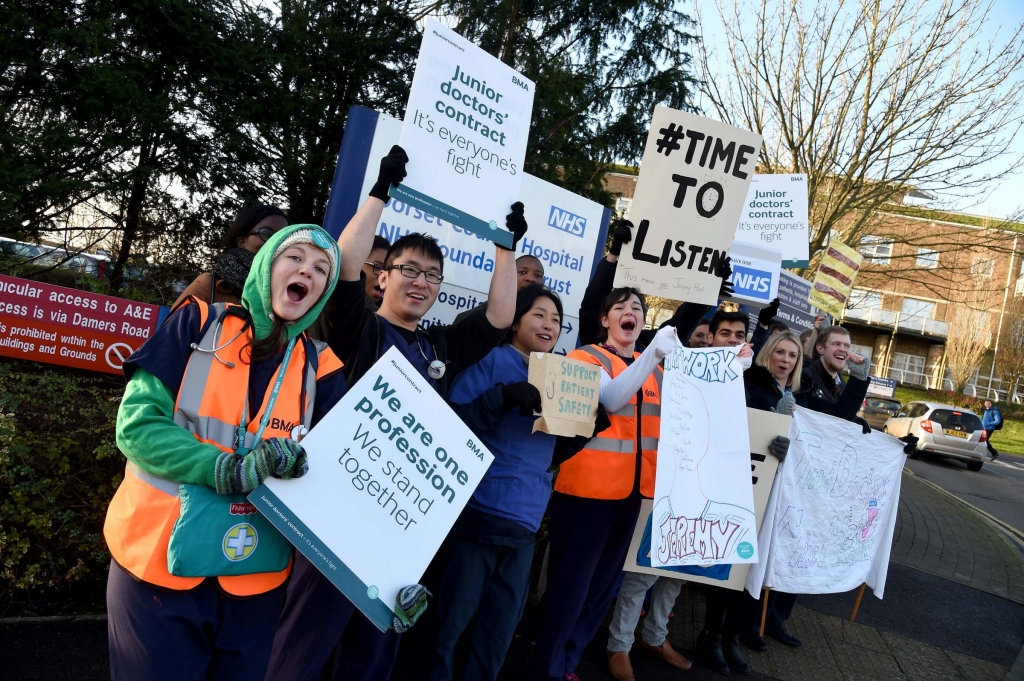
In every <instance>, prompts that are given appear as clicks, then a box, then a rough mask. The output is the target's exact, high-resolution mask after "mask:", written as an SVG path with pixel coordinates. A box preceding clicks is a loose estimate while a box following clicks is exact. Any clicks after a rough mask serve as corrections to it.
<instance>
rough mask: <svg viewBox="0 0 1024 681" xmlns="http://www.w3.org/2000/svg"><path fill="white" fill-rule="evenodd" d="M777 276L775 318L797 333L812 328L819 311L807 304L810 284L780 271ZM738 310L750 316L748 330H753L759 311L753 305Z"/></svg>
mask: <svg viewBox="0 0 1024 681" xmlns="http://www.w3.org/2000/svg"><path fill="white" fill-rule="evenodd" d="M779 275H780V276H779V291H778V298H779V312H778V314H777V315H776V316H777V317H781V318H782V319H784V320H785V321H786V326H788V327H789V328H790V329H791V330H792V331H796V332H797V333H800V332H801V331H804V330H806V329H810V328H812V327H813V326H814V318H815V317H817V316H818V314H819V311H818V308H816V307H814V306H812V305H811V304H810V303H809V302H807V298H808V296H810V295H811V282H809V281H807V280H806V279H804V278H803V277H798V276H796V275H795V274H793V273H792V272H787V271H786V270H780V271H779ZM740 309H742V310H743V311H744V312H746V313H747V314H748V315H750V324H751V326H750V328H752V329H753V328H754V325H755V324H757V314H758V312H760V309H759V308H757V307H755V306H753V305H741V306H740Z"/></svg>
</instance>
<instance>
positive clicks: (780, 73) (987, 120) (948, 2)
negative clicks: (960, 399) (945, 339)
mask: <svg viewBox="0 0 1024 681" xmlns="http://www.w3.org/2000/svg"><path fill="white" fill-rule="evenodd" d="M991 7H992V6H991V2H990V1H989V0H938V1H935V0H806V1H801V0H750V1H749V2H747V1H745V0H718V5H717V8H718V16H717V17H714V18H712V20H715V19H717V20H720V25H721V28H720V30H722V31H724V33H725V37H726V39H725V40H724V41H711V40H705V41H704V42H703V43H702V45H703V46H704V47H705V48H706V51H705V52H703V53H702V55H701V56H702V58H701V59H700V60H699V61H700V63H701V69H702V72H700V73H699V75H700V76H701V80H702V82H703V87H702V95H703V96H704V98H705V105H706V104H707V102H710V106H711V108H712V109H713V110H714V111H715V112H716V113H717V114H718V115H719V116H720V117H721V118H722V120H724V121H727V122H730V123H732V124H734V125H739V126H743V127H746V128H749V129H750V130H753V131H755V132H758V133H759V134H761V135H763V136H764V140H765V141H764V147H763V149H762V153H761V157H760V160H759V168H758V170H759V172H765V173H806V174H807V179H808V198H809V199H810V228H811V230H810V232H811V233H810V241H811V253H812V262H813V261H815V260H816V258H815V256H816V255H817V256H819V257H820V253H821V252H822V251H823V249H824V248H825V247H826V246H827V244H828V240H829V237H830V235H832V236H834V235H836V234H837V233H838V234H839V236H840V238H841V239H842V240H843V241H844V242H845V243H847V244H850V245H852V246H854V247H856V246H857V245H859V243H860V240H861V238H862V237H863V236H865V235H869V234H878V233H879V232H880V231H881V232H882V233H886V225H885V221H884V220H883V219H881V218H882V215H883V214H884V213H885V212H886V211H889V212H893V211H897V212H901V213H907V212H911V213H913V212H914V211H913V209H912V208H911V207H908V206H902V205H901V204H902V203H903V199H904V197H906V196H908V195H922V194H924V193H927V194H930V195H935V196H939V197H942V199H943V200H944V201H949V202H950V203H952V202H955V201H960V200H963V199H964V198H965V197H966V198H969V199H972V200H974V201H977V202H980V201H981V200H983V199H984V197H985V194H986V192H987V191H989V190H991V189H992V188H993V187H994V186H995V184H996V181H997V180H999V179H1001V178H1004V177H1006V176H1007V175H1008V174H1010V173H1012V172H1014V171H1016V170H1017V169H1019V168H1020V167H1021V165H1022V162H1024V159H1021V158H1017V157H1015V156H1013V155H1012V152H1011V144H1012V141H1013V138H1014V136H1015V135H1016V134H1017V132H1018V130H1019V129H1020V128H1021V125H1022V121H1024V106H1022V105H1021V103H1022V98H1024V87H1022V85H1021V83H1020V76H1019V75H1018V69H1019V68H1020V67H1021V65H1022V64H1024V26H1021V27H1013V26H1010V27H1007V28H1008V32H1009V35H1008V37H1007V38H1006V39H1005V40H1004V41H999V42H995V41H989V40H986V39H985V37H984V36H985V33H984V31H985V27H986V26H987V25H988V23H989V22H991V21H994V20H995V19H994V18H993V17H991V16H990V14H991ZM697 18H698V21H699V23H700V24H701V25H702V31H701V32H702V33H703V34H704V35H705V36H708V35H710V34H711V32H710V31H709V30H708V29H707V28H706V27H707V25H708V24H707V22H706V21H705V17H702V16H700V15H699V14H698V16H697ZM716 44H717V45H721V47H720V48H718V52H717V54H716V53H715V52H711V53H710V54H709V52H708V51H707V50H715V49H716ZM716 57H717V58H716ZM993 161H995V162H996V163H993ZM921 212H922V211H918V213H921ZM923 213H924V215H920V214H919V215H917V217H924V218H925V219H941V217H938V218H936V216H935V215H934V214H932V215H929V214H928V213H929V211H923ZM986 226H989V227H997V228H998V227H999V226H1000V224H999V221H998V220H997V221H994V224H990V225H986ZM989 234H990V233H989V232H987V233H986V237H985V238H986V242H987V244H986V245H988V246H989V247H990V248H991V249H992V250H1005V251H1009V241H1012V237H1011V236H1009V235H1008V234H1004V233H1003V232H1001V231H993V232H991V234H992V236H991V237H990V236H989ZM892 238H893V239H894V240H895V241H896V242H897V243H900V242H901V241H902V242H905V243H909V244H912V245H915V246H918V247H920V248H927V249H932V250H935V251H937V252H939V253H942V252H951V251H953V250H955V249H956V248H958V247H959V244H958V243H957V241H958V240H957V239H955V238H954V239H950V238H946V237H944V236H943V235H941V234H932V235H930V236H929V235H928V234H926V233H913V234H893V235H892ZM913 253H914V254H915V255H916V249H914V250H913ZM908 255H909V251H908ZM894 269H895V268H894Z"/></svg>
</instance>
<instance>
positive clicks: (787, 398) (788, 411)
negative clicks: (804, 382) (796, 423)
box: [775, 390, 796, 416]
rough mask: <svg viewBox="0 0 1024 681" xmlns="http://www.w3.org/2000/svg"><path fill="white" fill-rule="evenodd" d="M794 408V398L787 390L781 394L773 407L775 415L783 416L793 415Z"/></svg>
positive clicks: (791, 392) (790, 391)
mask: <svg viewBox="0 0 1024 681" xmlns="http://www.w3.org/2000/svg"><path fill="white" fill-rule="evenodd" d="M795 406H796V398H795V397H793V391H792V390H787V391H786V392H785V393H783V394H782V398H781V399H780V400H779V403H778V404H777V405H776V406H775V413H776V414H783V415H785V416H792V415H793V407H795Z"/></svg>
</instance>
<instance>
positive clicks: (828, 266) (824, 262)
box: [807, 239, 864, 317]
mask: <svg viewBox="0 0 1024 681" xmlns="http://www.w3.org/2000/svg"><path fill="white" fill-rule="evenodd" d="M863 261H864V256H862V255H861V254H860V253H858V252H857V251H855V250H853V249H852V248H850V247H849V246H847V245H846V244H844V243H843V242H841V241H839V240H837V239H832V240H830V241H829V242H828V250H827V251H826V252H825V255H824V256H823V257H822V259H821V262H820V263H819V264H818V273H817V274H816V275H814V282H813V283H812V284H811V293H810V295H809V296H808V297H807V302H809V303H810V304H811V305H815V306H817V307H819V308H821V309H822V310H824V311H825V312H828V313H829V314H830V315H832V316H833V317H838V316H839V315H841V314H842V313H843V308H845V307H846V301H847V300H849V298H850V291H852V290H853V281H854V279H856V278H857V272H859V271H860V266H861V263H862V262H863Z"/></svg>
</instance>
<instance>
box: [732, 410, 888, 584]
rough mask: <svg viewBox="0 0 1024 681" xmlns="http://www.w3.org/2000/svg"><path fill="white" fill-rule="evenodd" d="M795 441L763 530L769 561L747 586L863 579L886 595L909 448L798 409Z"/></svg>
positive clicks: (793, 427)
mask: <svg viewBox="0 0 1024 681" xmlns="http://www.w3.org/2000/svg"><path fill="white" fill-rule="evenodd" d="M789 439H790V440H791V441H792V444H791V445H790V448H789V454H788V455H787V456H786V462H785V463H784V464H783V465H782V466H781V467H780V468H779V473H778V481H777V482H776V484H775V488H774V489H773V490H772V495H771V498H769V500H768V505H767V507H766V508H765V516H764V523H763V524H762V525H761V532H760V534H759V535H758V543H759V544H760V547H761V551H762V554H763V556H764V560H763V561H762V562H761V563H760V564H759V565H757V566H755V567H753V568H751V570H750V573H749V575H748V576H747V585H746V588H747V590H748V591H749V592H750V593H751V594H759V593H760V592H761V587H762V585H763V586H767V587H771V588H772V589H778V590H779V591H784V592H786V593H800V594H820V593H840V592H843V591H849V590H851V589H855V588H857V587H858V586H860V585H861V584H863V583H867V585H868V586H870V587H871V588H872V590H873V591H874V593H875V595H876V596H878V597H879V598H881V597H882V595H883V593H884V591H885V577H886V574H887V572H888V569H889V551H890V549H891V548H892V535H893V530H894V529H895V527H896V512H897V508H898V506H899V498H900V481H901V475H902V472H903V463H904V461H905V460H906V455H905V454H904V453H903V443H902V442H900V441H899V440H897V439H896V438H894V437H892V436H890V435H886V434H884V433H880V432H878V431H871V433H869V434H867V435H864V434H863V433H862V431H861V427H860V426H859V425H857V424H856V423H851V422H849V421H844V420H842V419H838V418H835V417H833V416H828V415H827V414H821V413H818V412H814V411H810V410H807V409H801V408H799V407H798V408H797V410H796V414H795V415H794V417H793V423H792V424H791V425H790V429H789Z"/></svg>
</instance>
